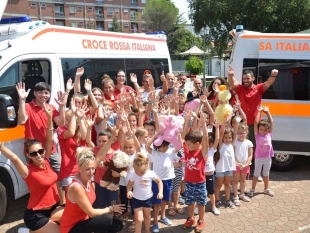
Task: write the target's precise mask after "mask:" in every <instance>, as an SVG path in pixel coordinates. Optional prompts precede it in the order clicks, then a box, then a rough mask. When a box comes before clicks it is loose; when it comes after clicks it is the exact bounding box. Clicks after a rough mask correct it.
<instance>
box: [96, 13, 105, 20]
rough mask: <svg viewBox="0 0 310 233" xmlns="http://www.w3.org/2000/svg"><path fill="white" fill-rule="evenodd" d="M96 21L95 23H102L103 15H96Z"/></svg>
mask: <svg viewBox="0 0 310 233" xmlns="http://www.w3.org/2000/svg"><path fill="white" fill-rule="evenodd" d="M96 20H97V21H101V20H102V21H103V20H104V17H103V14H96Z"/></svg>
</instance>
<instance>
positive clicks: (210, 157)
mask: <svg viewBox="0 0 310 233" xmlns="http://www.w3.org/2000/svg"><path fill="white" fill-rule="evenodd" d="M215 152H216V149H214V148H213V147H211V148H210V149H209V151H208V159H207V161H206V165H205V171H204V172H214V171H215V166H214V160H213V158H214V153H215Z"/></svg>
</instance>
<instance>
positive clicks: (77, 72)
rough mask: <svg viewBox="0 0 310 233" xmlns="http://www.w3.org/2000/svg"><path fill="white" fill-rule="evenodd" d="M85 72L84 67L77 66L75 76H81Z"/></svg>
mask: <svg viewBox="0 0 310 233" xmlns="http://www.w3.org/2000/svg"><path fill="white" fill-rule="evenodd" d="M83 74H84V67H80V68H77V70H76V73H75V76H78V77H81V76H82V75H83Z"/></svg>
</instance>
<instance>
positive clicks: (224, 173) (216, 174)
mask: <svg viewBox="0 0 310 233" xmlns="http://www.w3.org/2000/svg"><path fill="white" fill-rule="evenodd" d="M224 176H233V171H225V172H217V173H215V177H218V178H222V177H224Z"/></svg>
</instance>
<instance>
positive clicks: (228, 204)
mask: <svg viewBox="0 0 310 233" xmlns="http://www.w3.org/2000/svg"><path fill="white" fill-rule="evenodd" d="M225 205H226V207H229V208H231V209H235V205H234V203H233V202H232V201H231V200H227V201H225Z"/></svg>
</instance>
